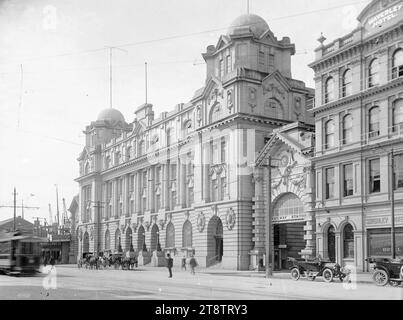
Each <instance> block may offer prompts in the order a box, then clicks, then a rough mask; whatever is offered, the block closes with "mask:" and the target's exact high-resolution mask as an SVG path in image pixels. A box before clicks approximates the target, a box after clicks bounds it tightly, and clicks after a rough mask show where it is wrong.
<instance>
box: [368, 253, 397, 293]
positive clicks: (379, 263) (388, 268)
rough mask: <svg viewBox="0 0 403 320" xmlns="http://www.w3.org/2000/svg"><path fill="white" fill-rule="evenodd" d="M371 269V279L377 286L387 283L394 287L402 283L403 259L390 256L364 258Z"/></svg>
mask: <svg viewBox="0 0 403 320" xmlns="http://www.w3.org/2000/svg"><path fill="white" fill-rule="evenodd" d="M366 260H367V261H368V262H369V264H370V268H371V269H372V270H373V275H372V279H373V281H374V282H375V284H376V285H378V286H385V285H387V284H388V283H389V284H390V285H392V286H394V287H397V286H399V285H402V284H403V260H401V259H390V258H368V259H366Z"/></svg>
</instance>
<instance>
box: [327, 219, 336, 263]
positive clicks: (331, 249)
mask: <svg viewBox="0 0 403 320" xmlns="http://www.w3.org/2000/svg"><path fill="white" fill-rule="evenodd" d="M327 256H328V258H329V260H330V261H331V262H335V261H336V234H335V229H334V226H330V227H329V229H327Z"/></svg>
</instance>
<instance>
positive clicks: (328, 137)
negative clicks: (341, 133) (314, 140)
mask: <svg viewBox="0 0 403 320" xmlns="http://www.w3.org/2000/svg"><path fill="white" fill-rule="evenodd" d="M334 129H335V125H334V120H329V121H328V122H326V124H325V148H326V149H329V148H332V147H334Z"/></svg>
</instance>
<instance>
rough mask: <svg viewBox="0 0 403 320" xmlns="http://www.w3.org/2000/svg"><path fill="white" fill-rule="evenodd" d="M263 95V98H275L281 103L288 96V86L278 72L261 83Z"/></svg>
mask: <svg viewBox="0 0 403 320" xmlns="http://www.w3.org/2000/svg"><path fill="white" fill-rule="evenodd" d="M262 87H263V95H264V96H265V98H276V99H277V100H278V101H280V102H283V101H284V100H286V98H287V96H288V92H289V90H290V88H291V87H290V85H289V83H288V81H287V79H285V78H284V77H283V76H282V75H281V73H280V72H278V71H275V72H273V73H271V74H270V75H268V76H267V77H266V78H265V79H263V81H262Z"/></svg>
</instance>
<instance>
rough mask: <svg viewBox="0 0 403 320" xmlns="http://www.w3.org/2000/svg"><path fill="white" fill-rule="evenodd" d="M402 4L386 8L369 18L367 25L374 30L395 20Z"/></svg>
mask: <svg viewBox="0 0 403 320" xmlns="http://www.w3.org/2000/svg"><path fill="white" fill-rule="evenodd" d="M402 8H403V4H397V5H395V6H393V7H391V8H388V9H386V10H384V11H382V12H380V13H378V14H377V15H375V16H373V17H371V18H369V20H368V24H369V25H370V26H371V27H372V28H376V27H379V26H381V25H382V24H384V23H385V22H387V21H389V20H392V19H394V18H396V17H397V16H398V15H399V12H400V11H401V10H402Z"/></svg>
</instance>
